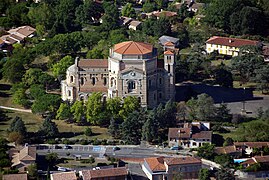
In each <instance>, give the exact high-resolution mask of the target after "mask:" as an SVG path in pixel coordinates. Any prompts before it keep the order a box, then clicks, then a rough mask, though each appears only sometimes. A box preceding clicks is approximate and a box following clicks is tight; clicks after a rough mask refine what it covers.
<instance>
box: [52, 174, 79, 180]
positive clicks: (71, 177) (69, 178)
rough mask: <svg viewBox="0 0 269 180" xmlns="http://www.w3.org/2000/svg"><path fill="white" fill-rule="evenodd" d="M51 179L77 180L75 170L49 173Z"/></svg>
mask: <svg viewBox="0 0 269 180" xmlns="http://www.w3.org/2000/svg"><path fill="white" fill-rule="evenodd" d="M51 180H77V176H76V173H75V172H62V173H55V174H51Z"/></svg>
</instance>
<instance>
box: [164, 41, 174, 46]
mask: <svg viewBox="0 0 269 180" xmlns="http://www.w3.org/2000/svg"><path fill="white" fill-rule="evenodd" d="M164 45H165V46H174V45H175V44H174V43H173V42H171V41H167V42H166V43H165V44H164Z"/></svg>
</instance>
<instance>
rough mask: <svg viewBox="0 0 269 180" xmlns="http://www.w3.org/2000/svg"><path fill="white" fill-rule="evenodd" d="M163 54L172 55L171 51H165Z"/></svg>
mask: <svg viewBox="0 0 269 180" xmlns="http://www.w3.org/2000/svg"><path fill="white" fill-rule="evenodd" d="M164 54H167V55H174V53H172V52H171V51H169V50H168V51H165V52H164Z"/></svg>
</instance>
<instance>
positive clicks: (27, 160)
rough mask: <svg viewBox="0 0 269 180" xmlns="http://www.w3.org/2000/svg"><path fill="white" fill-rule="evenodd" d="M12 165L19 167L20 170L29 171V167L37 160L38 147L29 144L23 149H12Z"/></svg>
mask: <svg viewBox="0 0 269 180" xmlns="http://www.w3.org/2000/svg"><path fill="white" fill-rule="evenodd" d="M9 154H10V157H11V158H12V160H11V163H12V165H11V167H14V168H17V169H18V170H19V172H25V171H27V167H28V166H29V165H31V164H34V163H35V161H36V147H34V146H27V147H24V148H23V149H21V150H10V153H9Z"/></svg>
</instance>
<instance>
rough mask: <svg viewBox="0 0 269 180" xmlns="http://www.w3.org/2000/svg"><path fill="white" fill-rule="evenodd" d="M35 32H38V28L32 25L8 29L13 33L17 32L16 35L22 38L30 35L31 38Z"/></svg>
mask: <svg viewBox="0 0 269 180" xmlns="http://www.w3.org/2000/svg"><path fill="white" fill-rule="evenodd" d="M35 32H36V29H35V28H32V27H31V26H21V27H17V28H14V29H10V30H9V31H8V33H9V34H11V35H14V34H15V35H16V36H19V37H21V38H22V39H24V38H26V37H29V38H31V37H33V36H34V34H35Z"/></svg>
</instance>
